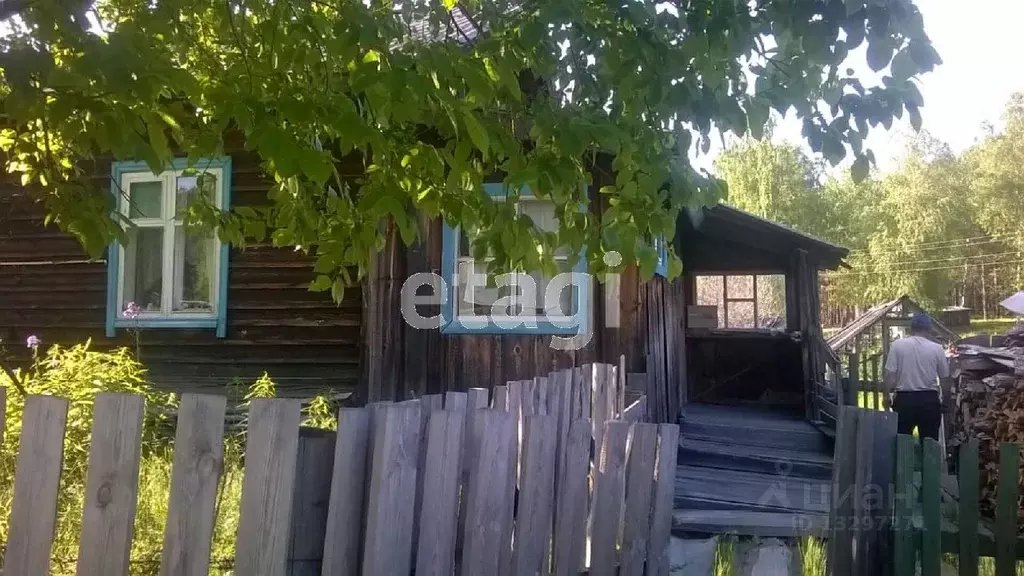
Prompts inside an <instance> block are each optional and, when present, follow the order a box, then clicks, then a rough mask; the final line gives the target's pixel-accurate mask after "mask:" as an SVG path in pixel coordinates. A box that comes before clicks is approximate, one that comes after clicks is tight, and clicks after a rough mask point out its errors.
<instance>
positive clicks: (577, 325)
mask: <svg viewBox="0 0 1024 576" xmlns="http://www.w3.org/2000/svg"><path fill="white" fill-rule="evenodd" d="M524 320H525V319H524ZM525 321H526V322H532V325H528V326H524V325H523V324H522V323H521V324H519V325H518V326H514V327H509V328H502V327H500V326H497V325H496V324H494V323H493V322H490V321H489V320H466V319H461V318H456V319H455V320H452V321H451V322H448V323H447V324H445V325H443V326H441V334H481V335H484V334H491V335H501V334H534V335H537V336H576V335H578V334H580V333H583V332H586V326H585V325H584V322H582V321H578V322H574V325H573V326H564V325H561V324H563V323H561V322H559V324H560V325H555V324H554V323H552V322H551V321H550V320H543V319H538V320H525ZM568 321H569V318H566V322H568Z"/></svg>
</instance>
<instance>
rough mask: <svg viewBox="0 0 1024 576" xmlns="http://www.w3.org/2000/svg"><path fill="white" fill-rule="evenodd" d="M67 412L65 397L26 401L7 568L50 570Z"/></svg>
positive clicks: (30, 574) (40, 574) (21, 574)
mask: <svg viewBox="0 0 1024 576" xmlns="http://www.w3.org/2000/svg"><path fill="white" fill-rule="evenodd" d="M67 415H68V402H67V400H65V399H63V398H56V397H53V396H29V397H28V398H27V399H26V401H25V412H24V416H23V419H22V426H21V439H20V441H19V443H18V461H17V468H16V471H15V473H14V502H13V503H12V505H11V516H10V525H9V526H10V528H9V532H8V534H9V536H8V537H7V551H6V554H5V558H4V574H17V575H18V576H44V575H46V574H49V573H50V550H51V549H52V548H53V529H54V525H55V523H56V521H57V489H58V487H59V485H60V472H61V464H62V460H63V457H64V426H65V424H66V423H67Z"/></svg>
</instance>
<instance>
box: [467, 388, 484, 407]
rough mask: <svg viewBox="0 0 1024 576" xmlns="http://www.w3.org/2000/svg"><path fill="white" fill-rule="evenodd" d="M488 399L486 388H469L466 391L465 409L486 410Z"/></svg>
mask: <svg viewBox="0 0 1024 576" xmlns="http://www.w3.org/2000/svg"><path fill="white" fill-rule="evenodd" d="M488 399H489V398H488V392H487V389H486V388H470V389H469V390H467V391H466V408H468V409H469V410H479V409H480V408H487V401H488Z"/></svg>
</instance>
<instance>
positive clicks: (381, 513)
mask: <svg viewBox="0 0 1024 576" xmlns="http://www.w3.org/2000/svg"><path fill="white" fill-rule="evenodd" d="M373 434H374V436H375V440H374V443H373V444H374V454H373V466H372V468H371V470H370V495H369V500H368V501H367V503H366V544H365V547H364V552H363V574H364V575H367V576H388V575H392V574H408V573H409V572H410V570H411V568H412V565H411V564H412V529H413V507H414V505H415V501H416V464H417V460H418V457H419V456H418V455H419V441H420V407H419V406H418V405H415V404H409V405H402V406H392V407H388V408H386V409H385V410H384V411H383V412H382V413H380V414H379V415H378V419H377V422H376V426H375V428H374V430H373Z"/></svg>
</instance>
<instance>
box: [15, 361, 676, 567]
mask: <svg viewBox="0 0 1024 576" xmlns="http://www.w3.org/2000/svg"><path fill="white" fill-rule="evenodd" d="M616 370H617V368H616V367H614V366H611V365H605V364H590V365H586V366H584V367H582V368H576V369H571V370H564V371H560V372H554V373H552V374H550V375H549V376H547V377H542V378H536V379H534V380H530V381H517V382H509V383H507V384H506V385H501V386H495V387H494V393H493V395H492V396H491V395H489V394H488V391H487V390H485V389H471V390H469V391H468V392H465V393H462V392H449V393H447V394H445V395H444V396H443V397H442V396H440V395H430V396H424V397H422V398H420V399H416V400H409V401H404V402H398V403H378V404H372V405H369V406H366V407H363V408H343V409H341V411H340V413H339V416H338V429H337V432H336V433H334V432H324V431H318V433H316V434H312V435H310V434H308V433H304V434H300V419H301V415H300V410H301V407H300V403H299V401H297V400H289V399H257V400H253V401H252V402H251V404H250V407H249V418H248V432H247V436H246V453H245V470H244V482H243V488H242V496H241V516H240V520H239V530H238V536H237V542H236V556H235V562H234V567H235V570H234V571H235V574H238V575H240V576H250V575H260V576H262V575H274V576H278V575H280V576H284V575H285V574H323V575H324V576H336V575H338V576H340V575H355V574H365V575H370V576H377V575H380V576H385V575H386V576H391V575H398V574H412V573H413V572H414V571H415V574H416V575H417V576H429V575H451V574H461V575H466V576H475V575H478V574H480V575H483V574H493V575H506V574H508V575H527V574H529V575H531V576H532V575H536V574H555V575H559V576H562V575H571V574H579V573H581V572H585V571H589V574H592V575H595V576H601V575H614V574H619V575H622V576H640V575H645V576H661V575H665V574H668V569H669V565H668V544H669V538H670V530H671V517H672V497H673V488H674V483H675V470H676V454H677V449H678V436H679V429H678V426H676V425H668V424H662V425H657V424H648V423H644V422H642V421H641V420H643V417H644V412H645V409H644V404H643V402H644V401H645V399H643V398H641V400H638V401H637V403H634V404H633V405H631V406H629V407H625V406H623V403H624V402H623V392H624V390H623V387H622V385H621V379H620V378H619V377H618V375H617V372H616ZM0 392H2V390H0ZM2 400H3V396H2V394H0V404H2ZM225 407H226V400H225V398H224V397H219V396H207V395H198V394H185V395H183V396H182V399H181V404H180V410H179V413H178V421H177V429H176V435H175V441H174V460H173V465H172V466H173V467H172V476H171V488H170V494H169V504H168V516H167V523H166V527H165V533H164V547H163V552H162V559H161V566H160V573H161V574H163V575H175V576H178V575H180V576H198V575H206V574H208V573H209V568H210V566H209V564H210V549H211V538H212V535H213V531H214V522H215V505H216V499H217V488H218V479H219V475H220V472H221V468H222V464H223V437H224V418H225ZM0 408H2V406H0ZM144 408H145V407H144V401H143V398H142V397H140V396H134V395H124V394H100V395H99V396H97V398H96V401H95V406H94V420H93V424H92V426H93V428H92V443H91V447H90V454H89V468H88V473H87V479H86V501H85V509H84V514H83V518H82V530H81V541H80V544H81V552H80V557H79V558H78V564H77V574H79V575H81V576H101V575H102V576H115V575H127V574H128V561H129V554H130V550H131V545H132V526H133V520H134V515H135V507H136V502H137V490H138V476H139V459H140V448H141V432H142V419H143V411H144ZM67 409H68V402H67V401H66V400H65V399H62V398H57V397H52V396H30V397H29V398H27V400H26V404H25V410H24V414H23V428H22V434H21V438H20V445H19V451H18V455H17V469H16V472H15V483H14V501H13V506H12V509H11V511H10V530H9V538H8V541H7V543H6V546H7V547H6V554H5V558H4V566H3V574H4V575H17V576H42V575H44V574H47V573H48V572H49V567H50V551H51V547H52V543H53V534H54V524H55V515H56V506H57V491H58V486H59V484H60V476H61V462H62V456H63V454H62V452H63V440H64V431H65V422H66V416H67ZM2 414H3V410H2V409H0V418H2ZM2 424H3V423H2V421H0V430H2V429H3V426H2ZM304 430H305V429H304ZM593 447H599V448H600V449H599V450H596V451H595V450H594V448H593ZM296 547H300V548H302V550H301V551H300V552H299V553H298V556H301V562H297V563H292V562H290V561H289V554H291V555H292V557H293V558H294V557H295V556H296V554H297V551H296Z"/></svg>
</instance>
